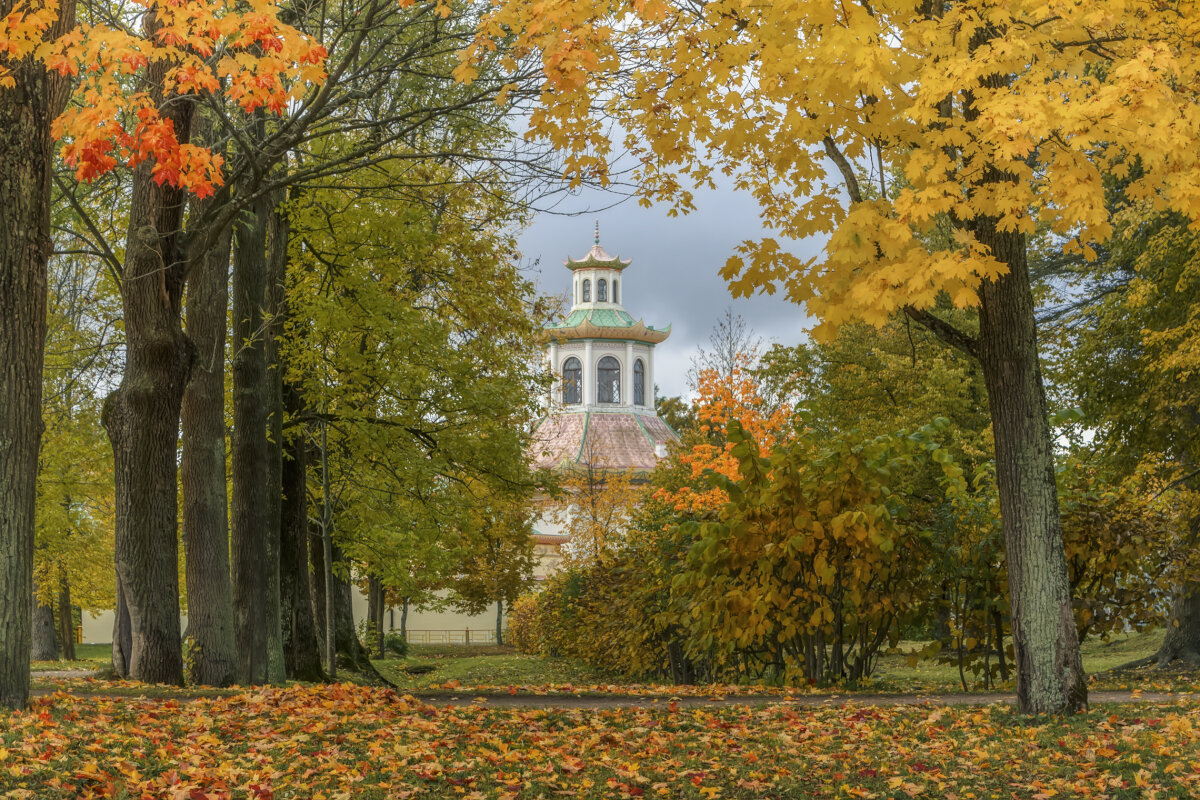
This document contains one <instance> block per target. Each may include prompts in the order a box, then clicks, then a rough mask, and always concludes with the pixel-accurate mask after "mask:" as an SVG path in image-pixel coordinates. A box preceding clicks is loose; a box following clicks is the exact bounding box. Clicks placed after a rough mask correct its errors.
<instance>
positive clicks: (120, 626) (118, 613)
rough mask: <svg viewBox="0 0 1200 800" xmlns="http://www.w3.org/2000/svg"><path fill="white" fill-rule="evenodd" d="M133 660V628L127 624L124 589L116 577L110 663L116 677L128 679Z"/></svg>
mask: <svg viewBox="0 0 1200 800" xmlns="http://www.w3.org/2000/svg"><path fill="white" fill-rule="evenodd" d="M132 658H133V626H132V625H131V624H130V622H129V604H128V603H126V602H125V589H124V587H123V586H121V576H120V574H118V575H117V602H116V607H115V608H114V609H113V634H112V663H113V672H115V673H117V677H120V678H128V677H129V662H130V660H131V659H132Z"/></svg>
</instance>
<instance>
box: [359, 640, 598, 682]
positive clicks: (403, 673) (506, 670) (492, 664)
mask: <svg viewBox="0 0 1200 800" xmlns="http://www.w3.org/2000/svg"><path fill="white" fill-rule="evenodd" d="M372 663H373V664H374V665H375V668H376V669H378V670H379V672H380V673H381V674H382V675H383V676H384V677H385V678H387V679H388V680H389V681H391V682H392V683H393V684H395V685H396V687H397V688H398V689H400V690H402V691H420V690H427V689H440V688H442V687H443V686H445V685H446V684H451V685H461V686H470V687H493V688H499V689H506V688H507V687H509V686H547V685H572V686H576V685H579V686H584V685H594V684H601V683H609V682H611V681H610V680H609V679H606V676H605V675H604V674H603V673H601V672H599V671H597V670H595V669H592V668H590V667H588V666H587V665H585V664H580V663H579V662H575V661H569V660H567V659H564V658H543V657H539V656H530V655H525V654H524V653H518V652H516V651H515V650H513V649H511V648H507V647H496V646H490V647H478V648H465V647H456V646H454V645H447V646H438V645H413V646H412V648H411V649H410V651H409V656H408V657H407V658H402V659H385V660H382V661H374V662H372ZM609 677H610V678H611V676H609Z"/></svg>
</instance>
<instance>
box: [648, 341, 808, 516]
mask: <svg viewBox="0 0 1200 800" xmlns="http://www.w3.org/2000/svg"><path fill="white" fill-rule="evenodd" d="M762 389H763V383H762V381H760V380H759V379H758V377H757V375H756V374H755V372H754V359H753V355H752V354H750V353H746V352H742V351H738V352H737V353H735V354H734V356H733V358H732V360H731V363H730V364H729V368H728V370H727V371H725V372H720V371H718V370H717V369H714V368H705V369H702V370H700V372H699V374H698V376H697V391H698V393H699V397H698V398H697V399H696V401H695V403H694V405H693V409H692V413H693V414H694V415H695V419H696V426H697V432H698V434H699V436H697V437H695V439H698V440H693V437H685V439H684V440H683V442H682V443H681V446H680V447H679V448H678V450H677V451H676V453H675V458H674V461H675V462H676V463H677V464H678V465H680V467H682V468H683V469H684V470H686V471H687V472H688V473H689V475H690V479H691V480H690V483H689V484H685V485H680V486H679V487H677V488H672V489H660V490H659V491H658V492H657V493H656V498H657V499H659V500H662V501H664V502H667V503H669V504H671V505H673V506H674V508H675V509H676V511H681V512H683V511H687V512H691V513H692V514H697V513H700V512H702V511H705V510H712V509H715V508H716V507H718V506H719V505H720V504H721V503H724V502H725V501H726V500H727V499H728V498H727V495H726V494H725V491H724V490H723V489H722V488H721V487H720V486H716V485H712V484H708V483H706V482H705V481H703V480H702V476H703V475H704V473H705V472H707V471H709V470H712V471H714V472H717V473H720V474H722V475H725V476H726V477H729V478H735V477H736V476H737V470H738V459H737V457H736V456H734V454H733V448H734V446H735V445H734V442H732V441H729V440H728V439H726V438H725V430H726V429H727V427H728V425H729V423H730V422H731V421H736V422H737V424H738V425H739V426H740V428H741V430H743V431H745V432H746V434H747V435H749V436H750V437H752V438H753V439H754V440H755V441H756V442H758V443H759V446H760V447H762V448H763V449H764V450H770V449H772V448H773V447H775V445H776V444H782V443H783V442H786V441H787V440H788V439H789V438H790V437H791V435H792V432H793V428H794V425H793V417H792V408H791V406H790V405H788V404H786V403H782V404H778V405H775V406H774V407H772V404H771V403H769V402H768V401H767V400H766V399H764V397H763V394H764V392H763V391H762Z"/></svg>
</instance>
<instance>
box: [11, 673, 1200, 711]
mask: <svg viewBox="0 0 1200 800" xmlns="http://www.w3.org/2000/svg"><path fill="white" fill-rule="evenodd" d="M42 674H48V673H42ZM63 677H74V676H63ZM54 691H55V690H54V689H43V688H35V689H34V690H33V691H32V692H31V694H33V695H35V696H36V695H47V694H51V693H53V692H54ZM66 691H67V692H68V693H69V694H74V695H78V696H80V697H141V696H150V697H157V698H160V699H164V700H167V699H170V700H183V701H187V700H197V699H202V698H204V697H213V696H214V695H215V696H220V694H223V693H211V692H210V693H208V694H187V693H185V692H172V693H171V694H169V695H168V694H161V693H159V692H155V691H154V690H153V688H150V689H149V691H148V692H147V695H139V694H138V693H137V692H135V691H130V692H105V691H103V690H98V691H84V690H76V689H68V690H66ZM231 693H232V692H231ZM400 693H401V694H403V692H400ZM414 696H415V697H416V698H417V699H418V700H420V701H421V702H423V703H427V704H428V705H432V706H471V705H482V706H490V707H492V708H521V709H531V708H546V709H593V710H610V709H620V708H667V707H669V706H672V705H674V707H675V708H696V707H713V708H720V707H723V706H764V705H790V706H796V707H800V708H821V707H828V706H840V705H854V706H902V705H917V706H985V705H991V704H993V703H1012V702H1013V701H1014V697H1013V695H1011V694H1006V693H1000V692H980V693H974V694H965V693H958V694H953V693H951V694H830V695H793V696H790V697H785V696H780V695H736V696H734V695H730V696H725V697H672V696H671V695H668V694H663V695H656V696H646V695H637V696H630V695H533V694H516V695H486V696H485V695H472V694H470V693H469V692H458V693H445V694H417V695H414ZM1197 697H1198V695H1196V694H1192V693H1170V692H1137V693H1134V692H1131V691H1093V692H1090V693H1089V695H1088V699H1089V700H1090V701H1091V702H1092V703H1093V704H1100V703H1170V702H1175V701H1177V700H1185V699H1195V698H1197Z"/></svg>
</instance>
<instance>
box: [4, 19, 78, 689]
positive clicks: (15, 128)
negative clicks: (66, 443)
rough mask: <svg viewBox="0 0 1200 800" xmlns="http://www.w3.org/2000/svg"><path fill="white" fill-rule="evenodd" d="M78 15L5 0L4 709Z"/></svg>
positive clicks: (22, 583) (27, 536)
mask: <svg viewBox="0 0 1200 800" xmlns="http://www.w3.org/2000/svg"><path fill="white" fill-rule="evenodd" d="M74 19H75V2H74V0H61V1H60V2H44V3H41V2H39V3H30V4H27V3H24V2H13V0H3V2H0V53H2V55H0V209H2V210H0V307H3V308H4V314H3V315H0V316H2V319H0V364H3V365H4V366H3V369H2V370H0V409H3V411H0V440H2V441H3V442H4V443H5V445H4V447H3V448H2V449H0V495H2V496H3V497H4V498H5V500H4V502H3V503H2V504H0V506H2V507H0V706H6V707H9V708H21V707H23V706H24V705H25V702H26V700H27V699H28V696H29V652H30V619H31V605H30V603H31V599H32V597H33V547H34V526H35V521H34V507H35V499H36V496H37V483H36V480H37V472H38V448H39V444H40V437H41V433H42V429H41V422H40V420H41V408H40V407H41V397H42V381H41V375H42V362H43V340H44V338H45V332H46V264H47V261H48V259H49V258H50V247H51V243H50V242H51V240H50V206H51V194H50V178H51V171H52V169H53V162H52V152H53V151H52V145H53V139H52V136H51V127H52V124H53V122H54V118H55V117H56V116H57V115H58V113H59V112H60V111H61V110H62V108H63V105H64V103H65V102H66V98H67V91H68V89H69V85H68V83H67V82H66V81H65V80H64V79H63V76H62V75H60V74H57V73H55V72H52V71H51V70H50V69H49V68H47V66H46V64H45V62H44V61H42V60H41V59H40V58H39V55H40V53H41V51H42V50H43V49H44V47H45V46H46V44H47V43H48V42H50V41H53V40H54V39H55V38H56V37H58V36H61V35H63V34H65V33H67V32H68V31H69V30H70V29H71V28H72V26H73V25H74Z"/></svg>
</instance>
